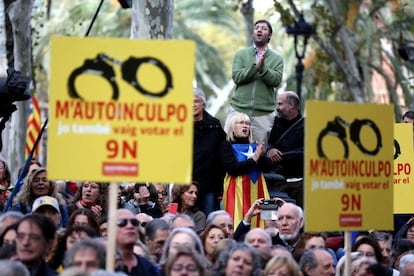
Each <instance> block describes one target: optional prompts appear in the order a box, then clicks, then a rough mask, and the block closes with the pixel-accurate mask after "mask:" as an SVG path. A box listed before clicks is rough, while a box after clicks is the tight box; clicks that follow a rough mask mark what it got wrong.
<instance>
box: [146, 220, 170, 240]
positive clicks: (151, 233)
mask: <svg viewBox="0 0 414 276" xmlns="http://www.w3.org/2000/svg"><path fill="white" fill-rule="evenodd" d="M170 228H171V227H170V225H168V223H167V222H166V221H165V220H163V219H160V218H157V219H154V220H151V221H149V222H148V223H147V225H145V235H146V236H147V238H148V239H150V240H153V239H154V237H155V234H156V233H157V230H161V231H162V230H170Z"/></svg>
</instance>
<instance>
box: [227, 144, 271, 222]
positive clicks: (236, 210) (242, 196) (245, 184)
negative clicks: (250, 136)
mask: <svg viewBox="0 0 414 276" xmlns="http://www.w3.org/2000/svg"><path fill="white" fill-rule="evenodd" d="M232 146H233V152H234V154H235V156H236V158H237V161H239V162H242V161H246V160H247V159H248V158H251V157H252V156H253V155H254V153H255V151H256V144H233V145H232ZM258 198H267V199H268V198H270V197H269V191H268V190H267V185H266V181H265V179H264V176H263V173H262V172H261V171H260V169H259V167H258V166H256V167H255V168H254V169H252V170H250V171H249V172H248V173H247V174H244V175H238V176H234V175H229V174H228V173H227V174H226V177H225V178H224V194H223V206H224V209H225V210H226V211H227V212H228V213H229V214H230V216H231V217H232V218H233V221H234V224H235V225H238V224H239V223H240V222H241V221H242V219H243V216H244V214H246V213H247V211H248V210H249V208H250V206H251V205H252V204H253V203H254V202H255V201H256V199H258ZM251 227H252V228H254V227H262V228H263V227H264V223H263V221H262V220H260V214H259V215H257V216H255V217H253V219H252V221H251Z"/></svg>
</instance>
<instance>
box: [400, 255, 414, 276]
mask: <svg viewBox="0 0 414 276" xmlns="http://www.w3.org/2000/svg"><path fill="white" fill-rule="evenodd" d="M411 263H414V254H412V253H409V254H407V255H404V256H402V257H401V259H400V266H399V270H400V275H402V276H403V275H405V273H404V268H405V266H406V265H408V264H411Z"/></svg>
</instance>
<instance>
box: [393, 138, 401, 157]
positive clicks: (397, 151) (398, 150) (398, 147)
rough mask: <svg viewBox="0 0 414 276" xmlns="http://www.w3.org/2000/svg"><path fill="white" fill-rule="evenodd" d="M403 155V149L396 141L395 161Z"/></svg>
mask: <svg viewBox="0 0 414 276" xmlns="http://www.w3.org/2000/svg"><path fill="white" fill-rule="evenodd" d="M400 155H401V147H400V144H399V143H398V141H397V140H396V139H394V160H395V159H397V158H398V156H400Z"/></svg>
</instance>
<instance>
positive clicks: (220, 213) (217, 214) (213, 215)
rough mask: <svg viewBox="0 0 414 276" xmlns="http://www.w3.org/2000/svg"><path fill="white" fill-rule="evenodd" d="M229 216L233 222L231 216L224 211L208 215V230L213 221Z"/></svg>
mask: <svg viewBox="0 0 414 276" xmlns="http://www.w3.org/2000/svg"><path fill="white" fill-rule="evenodd" d="M222 215H224V216H228V217H229V218H230V219H231V220H233V219H232V218H231V216H230V214H229V213H228V212H226V211H224V210H217V211H213V212H211V213H210V214H208V216H207V219H206V228H207V227H209V226H210V225H211V224H213V220H214V219H215V218H216V217H218V216H222Z"/></svg>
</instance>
